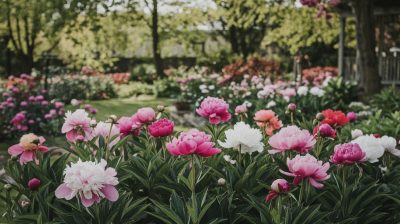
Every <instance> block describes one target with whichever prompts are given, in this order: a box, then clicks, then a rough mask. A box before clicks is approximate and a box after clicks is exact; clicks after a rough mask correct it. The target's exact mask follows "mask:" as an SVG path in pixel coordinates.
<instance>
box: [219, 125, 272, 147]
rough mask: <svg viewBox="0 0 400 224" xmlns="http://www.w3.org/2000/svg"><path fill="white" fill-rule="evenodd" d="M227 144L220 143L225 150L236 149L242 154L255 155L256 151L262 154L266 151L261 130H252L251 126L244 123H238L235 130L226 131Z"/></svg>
mask: <svg viewBox="0 0 400 224" xmlns="http://www.w3.org/2000/svg"><path fill="white" fill-rule="evenodd" d="M225 136H226V140H225V142H221V141H218V143H219V144H220V145H221V146H222V147H224V148H235V149H238V150H239V147H240V151H241V153H243V154H244V153H249V154H251V153H253V152H255V151H258V152H261V151H263V150H264V143H263V142H262V138H263V137H262V134H261V132H260V130H259V129H256V128H251V127H250V125H248V124H245V123H244V122H238V123H236V124H235V126H234V127H233V129H229V130H227V131H225Z"/></svg>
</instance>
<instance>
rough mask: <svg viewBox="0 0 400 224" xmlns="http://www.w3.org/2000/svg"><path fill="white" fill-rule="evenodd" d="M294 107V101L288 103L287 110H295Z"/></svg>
mask: <svg viewBox="0 0 400 224" xmlns="http://www.w3.org/2000/svg"><path fill="white" fill-rule="evenodd" d="M296 108H297V106H296V104H294V103H290V104H289V105H288V110H289V111H290V112H295V111H296Z"/></svg>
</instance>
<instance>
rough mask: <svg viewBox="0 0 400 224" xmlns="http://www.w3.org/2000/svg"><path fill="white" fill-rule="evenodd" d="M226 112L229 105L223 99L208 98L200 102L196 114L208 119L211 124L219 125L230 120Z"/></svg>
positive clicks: (229, 115)
mask: <svg viewBox="0 0 400 224" xmlns="http://www.w3.org/2000/svg"><path fill="white" fill-rule="evenodd" d="M228 110H229V104H227V103H226V102H225V101H224V100H223V99H219V98H216V97H210V96H209V97H207V98H205V99H204V100H203V101H202V102H201V104H200V107H199V108H197V109H196V112H197V114H198V115H200V116H201V117H204V118H208V120H209V122H210V123H211V124H219V123H221V122H227V121H229V120H230V119H231V114H230V113H229V111H228Z"/></svg>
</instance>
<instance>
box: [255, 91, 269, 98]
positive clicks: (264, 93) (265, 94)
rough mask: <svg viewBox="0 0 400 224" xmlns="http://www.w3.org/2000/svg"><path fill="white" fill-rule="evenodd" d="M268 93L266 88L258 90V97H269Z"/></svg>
mask: <svg viewBox="0 0 400 224" xmlns="http://www.w3.org/2000/svg"><path fill="white" fill-rule="evenodd" d="M267 96H268V93H267V92H266V91H265V90H261V91H258V93H257V98H258V99H265V98H267Z"/></svg>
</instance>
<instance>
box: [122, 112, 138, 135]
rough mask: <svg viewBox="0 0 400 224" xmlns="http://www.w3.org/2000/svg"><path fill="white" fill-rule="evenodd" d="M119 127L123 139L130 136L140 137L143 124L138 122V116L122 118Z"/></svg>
mask: <svg viewBox="0 0 400 224" xmlns="http://www.w3.org/2000/svg"><path fill="white" fill-rule="evenodd" d="M117 123H118V124H117V127H118V128H119V132H120V133H121V134H122V136H123V137H125V136H128V135H139V133H140V128H141V127H142V124H141V123H140V122H139V121H137V118H136V116H135V117H134V118H133V117H121V118H120V119H119V120H118V122H117Z"/></svg>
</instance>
